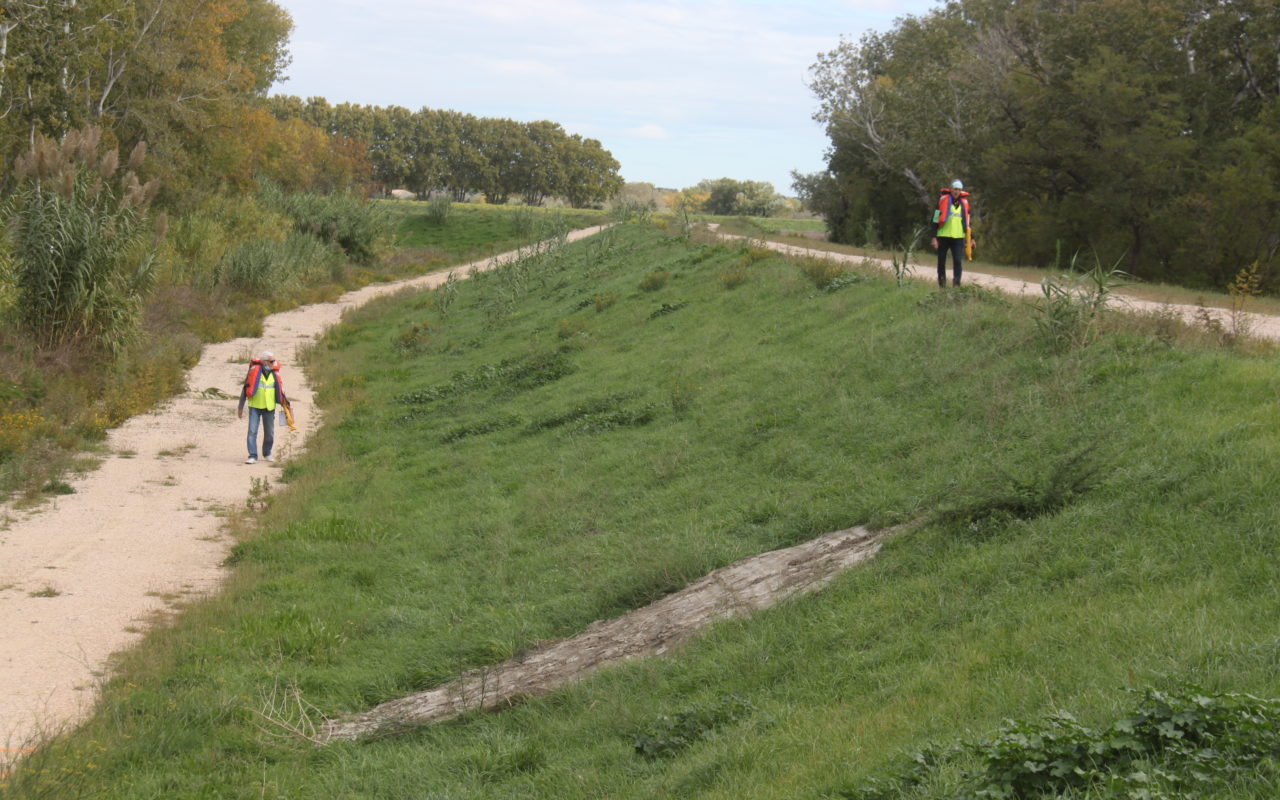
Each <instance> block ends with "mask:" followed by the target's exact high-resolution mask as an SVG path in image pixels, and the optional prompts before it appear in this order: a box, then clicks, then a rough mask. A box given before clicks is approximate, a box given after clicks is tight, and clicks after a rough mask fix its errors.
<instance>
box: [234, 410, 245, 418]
mask: <svg viewBox="0 0 1280 800" xmlns="http://www.w3.org/2000/svg"><path fill="white" fill-rule="evenodd" d="M236 419H244V409H243V408H237V409H236Z"/></svg>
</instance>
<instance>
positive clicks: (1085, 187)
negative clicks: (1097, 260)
mask: <svg viewBox="0 0 1280 800" xmlns="http://www.w3.org/2000/svg"><path fill="white" fill-rule="evenodd" d="M1277 31H1280V11H1278V10H1277V8H1276V6H1275V4H1273V3H1262V2H1258V0H1230V1H1229V2H1224V3H1218V4H1209V5H1205V4H1203V3H1198V2H1192V1H1191V0H1182V1H1179V2H1170V3H1163V4H1160V5H1159V6H1156V7H1154V8H1153V7H1151V6H1150V4H1148V3H1145V2H1140V1H1139V0H1085V1H1084V2H1077V3H1014V4H1010V3H1004V2H999V0H976V1H975V2H966V3H950V4H946V5H944V6H941V7H939V8H938V9H936V10H934V11H931V12H930V13H928V14H925V15H922V16H919V17H915V16H908V17H905V18H903V19H901V20H899V21H898V22H897V24H896V25H895V26H894V27H893V28H892V29H891V30H889V31H886V32H879V33H878V32H872V33H868V34H866V35H864V36H863V37H862V38H861V39H859V40H857V41H852V40H845V41H842V42H841V44H840V45H839V46H838V47H837V48H835V49H834V50H832V51H830V52H827V53H823V54H821V55H819V57H818V60H817V62H816V63H815V64H814V66H813V69H812V72H811V84H810V85H811V88H812V89H813V91H814V93H815V94H816V96H817V98H818V101H819V110H818V112H817V113H816V115H815V116H816V118H817V119H818V120H819V121H821V122H822V123H824V124H825V125H826V126H827V133H828V136H829V137H830V139H831V144H832V147H831V149H830V150H829V156H828V164H827V170H825V171H824V172H822V173H818V174H814V175H796V176H794V177H795V180H796V189H797V191H798V192H800V194H801V196H802V197H803V198H804V199H805V201H806V203H807V205H808V207H810V208H812V209H814V210H815V211H817V212H818V213H821V214H822V215H823V216H824V217H825V218H826V219H827V222H828V227H829V230H830V233H831V237H832V239H833V240H835V241H841V242H849V243H868V242H870V241H872V240H873V239H874V238H876V237H875V235H874V234H873V231H875V230H876V229H877V228H878V229H879V230H878V237H879V239H880V240H882V241H897V240H900V239H901V238H902V237H903V235H904V234H905V233H906V231H907V230H909V227H910V226H911V225H914V224H917V223H918V222H922V221H924V220H926V219H927V214H928V212H929V209H930V207H931V204H932V200H933V197H934V196H935V190H936V187H939V186H943V185H945V184H946V182H948V181H950V179H952V178H954V177H962V178H964V179H965V181H966V184H967V185H969V186H970V187H971V188H973V187H976V191H975V209H976V217H977V222H976V224H979V225H983V226H984V241H985V243H986V244H987V246H988V247H989V250H988V252H991V253H993V254H994V255H995V256H996V257H997V258H1000V259H1003V260H1007V261H1011V262H1014V263H1031V264H1036V265H1041V266H1043V265H1046V264H1049V263H1051V262H1052V259H1053V248H1052V243H1053V242H1054V241H1055V239H1062V240H1063V241H1064V242H1065V244H1066V247H1067V249H1068V250H1085V249H1091V250H1093V251H1095V252H1099V253H1102V254H1103V257H1105V258H1108V259H1111V258H1115V257H1116V255H1117V254H1120V253H1124V254H1126V263H1125V269H1126V270H1127V271H1129V272H1131V273H1133V274H1135V275H1137V276H1139V277H1143V278H1153V279H1162V280H1166V281H1175V282H1183V283H1187V284H1190V285H1214V286H1220V287H1221V286H1225V285H1226V284H1227V282H1228V281H1229V280H1230V279H1231V277H1232V276H1233V275H1234V274H1235V273H1236V271H1237V270H1238V269H1239V266H1240V265H1241V264H1248V263H1251V262H1253V261H1255V260H1258V261H1260V262H1261V264H1262V265H1263V267H1264V268H1265V267H1269V266H1270V265H1272V264H1274V263H1275V260H1276V259H1277V257H1280V250H1278V249H1277V247H1276V243H1275V241H1274V238H1273V237H1272V236H1271V233H1270V231H1271V230H1272V228H1273V227H1274V226H1273V223H1272V221H1273V220H1274V219H1275V216H1276V214H1277V212H1280V159H1277V157H1276V153H1277V152H1280V151H1278V150H1277V142H1278V141H1280V140H1278V137H1280V134H1278V133H1277V130H1278V129H1277V126H1276V124H1275V122H1276V120H1277V118H1280V117H1278V116H1277V115H1280V80H1277V77H1278V76H1277V69H1280V68H1278V67H1277V65H1276V64H1275V63H1273V62H1274V59H1269V58H1268V57H1264V56H1263V55H1262V53H1263V51H1264V50H1265V48H1260V47H1259V46H1258V45H1257V43H1258V42H1261V41H1273V40H1274V37H1275V35H1276V33H1277ZM939 64H945V65H946V68H945V69H940V68H938V65H939Z"/></svg>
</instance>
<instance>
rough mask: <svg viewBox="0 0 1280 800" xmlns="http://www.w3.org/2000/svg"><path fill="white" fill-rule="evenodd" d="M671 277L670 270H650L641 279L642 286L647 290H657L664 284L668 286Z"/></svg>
mask: <svg viewBox="0 0 1280 800" xmlns="http://www.w3.org/2000/svg"><path fill="white" fill-rule="evenodd" d="M670 278H671V273H670V272H661V271H659V272H650V273H649V274H648V275H646V276H644V278H643V279H641V281H640V288H641V289H643V290H644V291H646V292H656V291H658V290H659V289H661V288H662V287H663V286H666V285H667V281H668V280H670Z"/></svg>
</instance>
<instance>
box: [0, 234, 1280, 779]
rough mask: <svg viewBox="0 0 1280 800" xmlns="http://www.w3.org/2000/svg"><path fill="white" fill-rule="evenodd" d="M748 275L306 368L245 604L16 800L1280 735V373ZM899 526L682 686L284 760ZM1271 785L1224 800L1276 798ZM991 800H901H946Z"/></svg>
mask: <svg viewBox="0 0 1280 800" xmlns="http://www.w3.org/2000/svg"><path fill="white" fill-rule="evenodd" d="M747 255H748V254H747V251H746V250H745V249H734V248H730V247H725V246H723V245H720V246H714V247H704V246H700V245H697V244H689V243H686V242H684V241H682V240H677V239H670V238H667V237H665V236H663V235H661V234H660V233H658V232H655V231H653V230H652V229H647V228H644V227H642V226H639V225H628V226H619V227H618V228H616V229H614V230H613V231H612V236H611V240H610V241H609V242H607V243H605V244H600V243H596V244H592V243H589V242H583V243H580V244H576V245H569V246H566V247H564V248H560V249H558V250H557V251H555V252H554V253H546V254H544V255H542V256H540V257H538V258H536V259H531V260H526V261H524V262H521V263H516V264H512V265H509V266H508V267H504V268H503V269H501V270H498V271H496V272H494V273H485V274H483V275H477V276H475V277H474V278H472V279H470V280H467V281H461V282H457V283H455V284H454V285H453V286H452V287H451V288H450V289H449V291H450V292H451V297H450V300H449V301H448V302H447V303H446V304H445V308H447V313H446V314H444V315H441V314H440V313H439V312H438V310H437V309H438V308H439V307H440V306H439V305H438V304H437V302H436V297H435V296H434V295H435V293H423V294H419V295H407V296H400V297H396V298H389V299H387V300H384V301H379V302H377V303H375V304H373V305H371V306H368V307H366V308H365V309H364V310H361V311H357V312H354V313H352V314H350V315H348V317H347V318H346V320H345V322H344V324H343V325H342V326H339V327H338V328H336V329H334V330H333V331H332V332H331V333H330V334H329V335H328V336H327V337H326V338H325V339H324V340H323V341H321V342H320V343H319V344H318V346H317V347H316V348H315V349H314V351H313V352H312V354H311V362H310V366H309V369H312V370H313V371H314V374H315V375H316V376H317V378H318V380H319V384H320V387H321V388H320V392H319V394H318V396H317V399H318V402H320V403H322V404H323V405H324V408H325V413H326V419H327V422H328V424H327V426H326V427H325V429H324V430H323V431H321V432H320V433H319V434H318V435H317V436H316V438H315V439H314V440H313V444H312V446H311V449H310V451H309V453H308V454H307V455H306V456H304V457H303V458H301V459H299V460H297V461H295V462H291V463H290V464H288V465H286V466H285V468H284V471H283V475H282V477H283V479H284V482H285V483H286V484H287V485H285V486H277V487H275V489H274V491H273V492H272V499H271V502H270V504H269V507H268V508H267V509H266V510H265V511H264V512H263V513H262V514H261V515H259V516H258V518H259V519H260V521H261V524H260V526H259V527H257V528H256V529H253V530H241V531H240V532H239V533H240V536H241V540H240V543H239V544H238V545H237V546H236V548H235V550H234V551H233V553H232V555H231V558H230V559H229V561H230V563H232V564H233V565H234V571H233V573H232V575H231V576H230V578H229V581H228V584H227V589H226V591H225V592H224V594H223V595H222V596H220V597H218V598H215V599H213V600H210V601H209V602H207V603H202V604H198V605H196V606H194V607H193V608H192V609H190V610H189V611H188V612H187V613H186V614H185V615H184V617H183V618H182V619H181V620H178V621H177V622H175V624H174V625H173V626H172V627H168V628H165V629H162V630H159V631H156V632H154V633H153V634H152V635H151V636H150V637H149V638H148V641H147V644H146V645H145V646H144V647H142V648H141V649H139V650H137V651H135V652H133V653H131V654H129V655H127V656H126V657H125V659H124V662H123V664H122V666H121V671H120V672H119V673H118V674H117V675H116V676H115V677H113V679H112V680H111V681H110V682H109V684H108V685H107V687H106V691H105V695H104V701H103V705H102V707H101V709H100V711H99V713H98V715H97V716H96V717H95V718H94V719H93V720H92V721H91V722H90V723H89V724H88V725H87V726H86V727H85V728H84V729H83V730H82V731H80V732H78V733H76V734H75V735H73V736H71V737H68V738H66V739H62V740H60V741H59V742H57V743H55V744H54V745H53V746H51V747H49V748H47V749H46V750H44V751H42V752H41V753H38V754H36V756H35V758H33V759H32V760H31V761H29V762H28V764H27V766H26V767H25V768H23V769H20V770H19V771H18V772H17V773H16V774H15V775H14V776H13V777H12V778H11V779H10V780H9V782H8V784H7V785H6V786H5V787H4V789H2V790H0V795H4V793H6V792H7V796H9V797H23V798H26V797H37V796H48V797H76V796H82V797H105V798H143V797H155V796H165V797H174V798H182V797H199V796H212V797H246V798H248V797H262V796H266V797H395V796H438V797H477V798H479V797H486V798H488V797H548V798H550V797H555V798H597V797H616V798H630V797H634V798H649V797H706V798H742V797H752V798H793V797H824V796H825V797H845V796H849V797H856V796H860V795H859V794H857V793H858V792H861V791H862V790H863V789H864V788H866V787H867V786H868V785H869V780H870V779H872V778H875V777H877V776H883V775H884V774H886V772H888V771H890V770H891V769H892V768H893V767H894V765H896V764H899V763H900V762H901V761H902V760H903V759H910V758H911V756H912V754H914V753H917V752H922V753H925V752H934V751H933V750H930V749H929V748H931V747H933V748H940V749H945V748H947V747H950V746H952V745H953V744H955V743H956V742H957V741H967V742H972V741H981V740H986V739H988V738H989V737H996V738H997V739H1000V740H1001V741H1003V738H1001V737H1003V736H1004V734H1002V733H1000V731H1001V726H1002V720H1004V719H1006V718H1007V719H1020V720H1027V719H1032V718H1037V717H1039V716H1040V715H1042V714H1043V713H1047V712H1051V711H1054V710H1064V711H1068V712H1070V713H1071V714H1072V715H1074V716H1075V718H1076V719H1077V720H1079V722H1080V724H1081V725H1083V726H1089V727H1091V728H1093V729H1097V730H1104V729H1106V727H1107V725H1109V724H1110V723H1111V721H1113V720H1116V719H1118V718H1121V717H1122V716H1124V715H1125V714H1127V713H1128V709H1129V708H1130V707H1131V705H1132V704H1131V701H1130V699H1129V696H1128V693H1127V692H1126V691H1125V690H1126V689H1138V690H1142V689H1145V688H1148V687H1155V688H1156V689H1162V688H1168V687H1171V686H1176V685H1182V684H1183V683H1186V682H1196V683H1199V684H1201V685H1202V686H1204V688H1205V691H1206V692H1210V693H1215V696H1217V695H1216V693H1221V692H1247V693H1252V694H1256V695H1259V696H1263V697H1275V696H1277V695H1280V671H1277V669H1276V664H1277V663H1278V661H1280V659H1278V656H1277V653H1278V652H1280V647H1278V646H1277V641H1280V631H1277V630H1276V626H1275V624H1274V620H1275V619H1276V618H1277V617H1278V615H1280V586H1277V582H1276V581H1275V580H1274V576H1273V575H1272V573H1273V571H1274V570H1273V568H1272V564H1273V563H1274V560H1275V558H1276V557H1277V556H1280V537H1277V536H1276V535H1275V533H1274V530H1273V528H1274V525H1273V524H1272V522H1273V517H1274V514H1273V508H1272V505H1273V503H1272V501H1271V500H1270V498H1271V497H1273V496H1274V495H1275V493H1276V490H1277V489H1278V488H1280V485H1278V484H1280V477H1277V476H1276V474H1275V471H1274V470H1272V469H1270V465H1271V464H1272V463H1273V462H1274V460H1275V458H1276V456H1277V453H1280V433H1277V432H1276V430H1275V426H1274V425H1271V424H1270V422H1269V421H1270V419H1271V417H1272V416H1273V414H1274V410H1275V409H1274V408H1273V406H1274V391H1273V387H1274V383H1275V380H1276V378H1277V375H1276V367H1275V365H1274V362H1273V360H1272V359H1270V358H1258V357H1250V356H1247V355H1243V354H1241V353H1238V352H1235V351H1224V350H1221V349H1215V348H1202V347H1198V346H1184V345H1182V344H1180V343H1179V342H1177V341H1173V342H1166V341H1164V340H1162V339H1161V338H1159V337H1157V336H1156V335H1154V334H1150V333H1147V332H1146V330H1145V329H1144V328H1140V327H1132V328H1125V327H1123V326H1122V325H1121V324H1120V323H1121V322H1122V320H1120V319H1119V317H1118V316H1116V317H1112V318H1109V320H1108V325H1107V326H1099V329H1098V331H1097V332H1096V335H1095V336H1094V337H1093V338H1092V339H1091V340H1090V341H1088V342H1085V343H1082V344H1081V345H1080V346H1078V347H1073V348H1068V349H1061V348H1058V347H1055V346H1052V345H1051V343H1049V342H1046V341H1045V340H1043V338H1042V337H1041V335H1040V334H1039V332H1038V331H1037V328H1036V322H1035V312H1034V311H1032V310H1030V309H1028V308H1027V307H1026V306H1025V305H1020V304H1013V303H1000V302H989V298H987V296H986V295H984V294H981V293H977V292H970V291H963V292H954V293H952V292H949V293H946V294H942V293H938V292H936V291H930V290H928V289H927V288H926V287H923V286H916V285H905V286H903V287H902V288H900V289H899V288H898V287H896V286H895V284H894V281H893V279H892V278H891V277H886V276H877V275H871V276H868V277H866V278H865V279H864V280H859V281H855V282H851V283H849V284H848V285H846V286H844V287H843V288H842V289H841V290H840V291H838V292H834V293H828V292H815V291H813V287H812V285H811V284H810V283H809V281H808V280H807V279H806V278H805V276H804V274H803V273H802V272H801V271H800V270H799V269H797V268H796V266H795V265H794V264H791V263H787V262H786V261H785V260H783V259H780V258H768V259H762V260H760V261H758V262H756V263H754V264H752V265H751V269H752V279H751V280H750V281H748V282H746V283H743V284H741V285H739V286H738V287H737V288H735V289H734V290H733V291H731V292H730V291H725V289H724V287H723V285H722V283H721V281H720V277H719V276H720V275H721V274H722V273H723V272H724V271H725V270H726V269H729V268H731V267H733V266H734V265H736V264H739V263H741V261H742V260H743V259H744V258H745V257H747ZM655 272H666V273H668V274H669V276H670V277H669V279H668V280H667V281H666V282H665V283H664V284H663V285H662V286H660V287H656V288H655V289H654V290H653V291H650V292H646V291H643V290H641V289H639V288H638V284H639V282H640V280H641V279H642V278H643V277H644V276H646V275H650V274H653V273H655ZM437 291H439V290H437ZM606 294H607V295H613V296H615V297H616V300H615V301H614V302H612V303H611V304H609V305H608V306H607V307H605V308H603V309H601V310H597V307H596V303H595V298H597V297H600V296H602V295H606ZM506 297H511V298H514V299H513V300H511V302H509V303H506V302H505V301H503V298H506ZM500 301H502V302H504V303H505V310H504V313H503V314H502V315H501V316H500V317H497V318H491V317H490V316H489V314H488V313H487V311H488V309H490V308H492V307H494V305H495V304H497V303H499V302H500ZM664 309H665V311H664ZM660 312H661V313H660ZM415 325H416V326H418V327H417V328H414V327H413V326H415ZM563 330H567V331H569V332H570V335H569V336H567V337H564V338H562V336H561V331H563ZM406 331H414V332H415V333H414V342H413V346H412V347H405V346H403V345H404V341H405V340H404V334H405V332H406ZM417 333H422V334H423V335H422V336H420V337H419V336H417ZM907 520H921V524H920V525H918V526H917V527H916V528H915V529H913V530H912V531H911V532H910V533H909V534H904V535H900V536H898V537H897V538H895V539H894V540H892V541H890V542H889V543H888V544H887V545H886V547H885V549H884V551H883V552H882V553H881V554H880V555H879V556H878V557H877V558H876V560H874V561H873V562H871V563H869V564H867V565H865V566H864V567H862V568H859V569H857V570H854V571H853V572H851V573H849V574H848V575H846V576H844V577H843V578H842V579H840V580H838V581H836V582H835V583H833V584H832V585H831V586H830V587H828V588H827V589H825V590H824V591H823V592H821V593H819V594H816V595H813V596H811V597H809V598H806V599H804V600H800V601H796V602H791V603H787V604H785V605H783V606H781V607H778V608H775V609H773V610H771V611H769V612H766V613H764V614H761V615H759V616H758V617H756V618H753V619H748V620H739V621H734V622H728V623H725V624H722V625H719V626H717V627H715V628H714V629H712V630H711V631H710V632H709V633H708V634H707V635H706V636H704V637H702V638H701V639H700V640H699V641H697V642H694V643H692V644H691V645H689V646H687V647H685V648H683V649H681V650H679V651H677V652H674V653H671V654H669V656H668V657H667V658H665V659H661V660H655V661H649V662H639V663H629V664H622V665H618V666H617V667H615V668H613V669H610V670H606V671H604V672H602V673H600V674H598V675H597V676H595V677H594V678H592V679H590V680H588V681H586V682H584V683H582V684H579V685H577V686H574V687H571V688H569V689H565V690H563V691H560V692H557V693H556V694H555V695H553V696H550V697H545V698H541V699H537V700H530V701H528V702H525V703H521V704H518V705H515V706H513V707H510V708H507V709H504V710H502V711H500V712H496V713H492V714H484V715H475V716H471V717H468V718H464V719H461V720H458V721H456V722H453V723H450V724H447V725H443V726H439V727H436V728H431V729H426V730H420V731H407V732H404V734H403V735H400V736H396V737H392V738H388V739H384V740H379V741H373V742H362V743H352V744H338V745H333V746H331V747H329V748H325V749H322V750H317V749H315V748H314V747H313V745H311V744H310V743H309V742H307V741H305V740H304V739H303V738H301V737H299V736H298V735H297V733H298V732H300V731H301V732H305V730H306V729H307V726H308V725H309V724H311V723H314V722H315V721H316V720H317V719H318V716H319V715H320V714H325V715H340V714H342V713H344V712H347V711H352V710H357V709H364V708H367V707H369V706H371V705H373V704H375V703H378V702H381V701H384V700H387V699H391V698H394V697H399V696H402V695H404V694H407V693H409V692H412V691H415V690H419V689H424V688H428V687H431V686H435V685H438V684H440V683H443V682H445V681H447V680H449V679H450V678H452V677H454V676H456V675H457V674H458V673H459V672H461V671H463V670H466V669H470V668H475V667H481V666H484V665H487V664H492V663H494V662H496V661H500V660H502V659H505V658H508V657H511V656H514V655H517V654H519V653H520V652H522V651H523V650H525V649H526V648H528V647H529V646H531V645H533V644H534V643H536V642H539V641H543V640H546V639H549V638H554V637H561V636H568V635H571V634H575V633H578V632H581V631H582V630H583V629H584V628H586V627H587V626H588V625H589V624H590V623H591V622H592V621H594V620H596V619H600V618H604V617H611V616H616V615H618V614H620V613H622V612H624V611H626V610H629V609H631V608H634V607H637V606H639V605H643V604H645V603H647V602H650V601H651V600H653V599H655V598H657V597H660V596H662V595H663V594H664V593H667V592H669V591H671V590H673V589H675V588H679V587H682V586H684V585H685V584H687V583H688V582H689V581H691V580H693V579H694V578H697V577H699V576H701V575H703V574H705V573H706V572H708V571H709V570H711V569H713V568H715V567H717V566H722V565H724V564H727V563H730V562H732V561H734V560H737V559H738V558H740V557H742V556H745V555H750V554H754V553H758V552H761V551H764V550H769V549H774V548H777V547H780V546H784V545H787V544H793V543H796V542H798V541H802V540H805V539H808V538H811V537H813V536H814V535H816V534H818V533H822V532H826V531H830V530H836V529H839V528H843V527H848V526H849V525H852V524H856V523H870V524H873V525H887V524H891V523H897V522H902V521H907ZM1276 722H1277V721H1275V720H1264V723H1265V724H1269V725H1275V724H1276ZM1268 763H1271V765H1272V766H1271V767H1269V768H1270V769H1271V772H1270V773H1267V772H1266V771H1265V769H1267V768H1266V767H1264V768H1262V769H1260V771H1259V772H1258V773H1257V774H1255V775H1235V776H1228V778H1227V781H1226V783H1224V784H1221V785H1218V786H1217V787H1216V788H1214V789H1213V790H1212V791H1210V792H1206V793H1205V795H1204V796H1206V797H1211V798H1226V797H1236V798H1250V799H1251V800H1253V799H1255V798H1256V800H1261V798H1266V797H1271V796H1273V795H1274V789H1275V786H1276V782H1275V779H1274V775H1275V768H1274V762H1268ZM88 764H92V765H93V767H92V769H90V768H88V767H87V765H88ZM970 766H973V763H972V762H965V763H959V762H957V763H954V764H953V763H951V762H948V765H944V767H943V768H941V769H940V770H938V771H929V772H928V773H927V774H926V775H925V776H924V777H925V779H926V781H927V782H926V783H922V784H915V785H912V786H908V787H905V788H904V791H905V792H907V793H906V794H902V793H900V794H899V795H894V794H883V795H881V796H885V797H893V796H906V797H950V796H954V795H955V794H957V793H958V792H959V791H961V789H962V788H963V786H964V782H963V780H962V776H961V775H960V771H962V770H963V769H966V768H968V767H970ZM930 769H932V768H930ZM1268 781H1269V782H1268ZM912 792H913V793H914V794H912ZM865 796H868V797H870V796H875V795H865Z"/></svg>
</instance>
